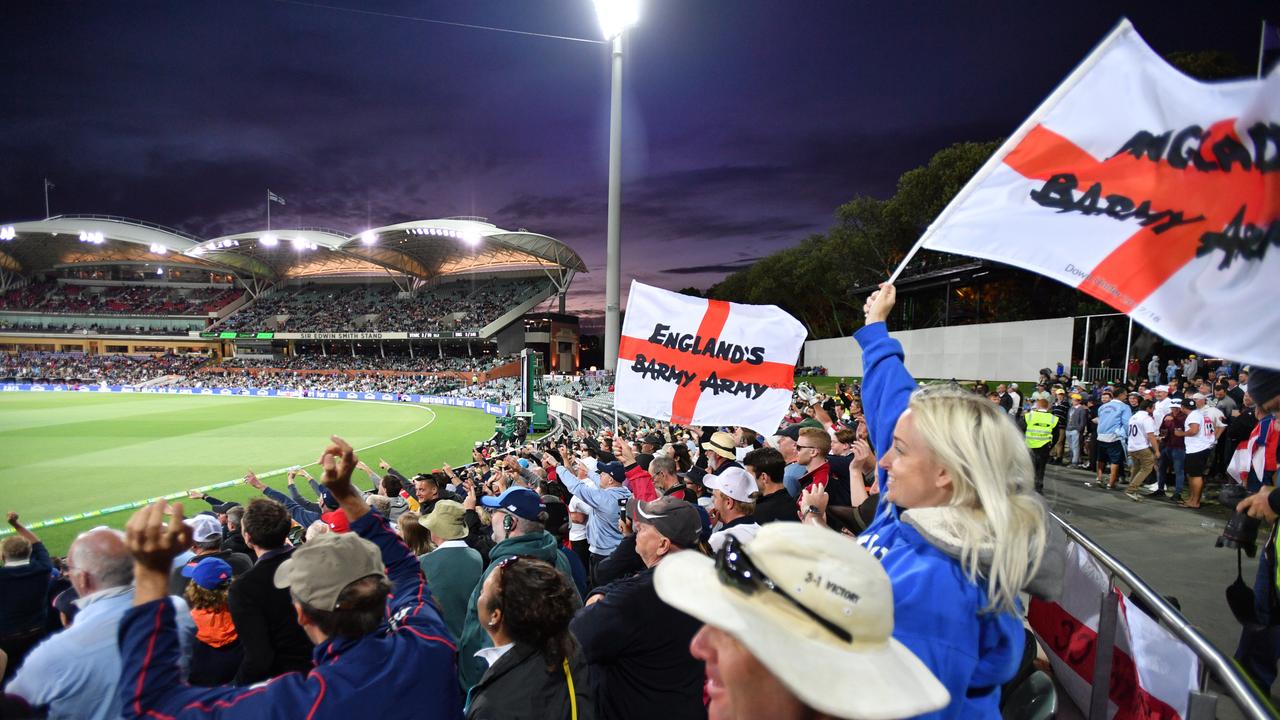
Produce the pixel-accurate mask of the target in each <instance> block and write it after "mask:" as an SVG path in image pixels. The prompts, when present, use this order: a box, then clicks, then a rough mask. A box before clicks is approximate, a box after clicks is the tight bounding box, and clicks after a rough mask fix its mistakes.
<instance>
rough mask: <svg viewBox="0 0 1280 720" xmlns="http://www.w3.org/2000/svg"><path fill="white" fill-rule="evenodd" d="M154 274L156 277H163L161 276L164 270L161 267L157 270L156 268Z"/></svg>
mask: <svg viewBox="0 0 1280 720" xmlns="http://www.w3.org/2000/svg"><path fill="white" fill-rule="evenodd" d="M156 274H157V275H163V274H164V268H162V267H158V268H156Z"/></svg>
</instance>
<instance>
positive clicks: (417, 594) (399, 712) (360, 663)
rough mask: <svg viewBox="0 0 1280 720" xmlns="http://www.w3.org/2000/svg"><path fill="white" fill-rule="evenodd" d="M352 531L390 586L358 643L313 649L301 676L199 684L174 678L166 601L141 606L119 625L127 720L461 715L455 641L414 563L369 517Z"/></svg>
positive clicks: (174, 636) (385, 719) (174, 641)
mask: <svg viewBox="0 0 1280 720" xmlns="http://www.w3.org/2000/svg"><path fill="white" fill-rule="evenodd" d="M351 531H352V532H355V533H357V534H359V535H360V536H361V537H363V538H365V539H366V540H369V541H371V542H373V543H374V544H376V545H377V546H378V548H379V549H380V550H381V551H382V561H383V563H384V564H385V565H386V566H387V577H388V579H389V580H390V581H391V582H392V585H393V590H392V595H391V598H390V600H389V601H388V611H389V615H390V618H389V623H388V625H385V626H383V628H382V629H381V630H379V631H377V632H375V633H373V634H370V635H366V636H364V637H362V638H359V639H358V640H348V639H343V638H332V639H329V640H326V641H325V642H323V643H321V644H320V645H317V646H316V648H315V655H314V658H315V663H316V666H315V668H313V669H312V670H311V672H309V673H307V674H305V675H304V674H302V673H298V672H293V673H288V674H285V675H281V676H280V677H277V678H275V679H273V680H271V681H269V682H266V683H262V684H259V685H254V686H251V687H247V688H244V687H233V686H230V685H228V686H223V687H214V688H203V687H192V686H189V685H187V684H185V683H183V682H182V679H181V677H180V676H179V673H178V631H177V628H176V626H175V625H174V614H173V613H174V609H173V605H172V603H170V601H169V600H168V599H164V600H156V601H154V602H150V603H146V604H145V605H139V606H138V607H135V608H132V609H130V610H129V612H128V613H126V614H125V616H124V618H123V620H121V622H120V654H121V658H122V660H123V663H122V667H123V673H122V677H121V683H120V692H121V694H122V695H123V699H124V715H125V717H128V718H151V719H153V720H166V719H169V718H174V719H177V718H210V717H217V718H222V717H235V718H307V719H308V720H320V719H321V718H335V719H339V720H351V719H352V718H357V717H370V718H377V719H378V720H392V719H393V718H410V717H412V718H415V720H417V719H434V718H449V719H450V720H456V719H458V718H461V717H462V693H461V690H460V689H459V687H458V667H457V662H456V660H455V655H456V645H455V643H454V639H453V636H452V635H451V634H450V633H449V628H448V626H446V625H445V622H444V620H443V619H442V618H441V616H440V612H439V610H437V609H436V604H435V603H434V602H433V601H432V600H431V594H430V591H429V590H428V589H427V583H426V580H425V578H424V577H423V575H422V569H421V566H420V565H419V564H418V559H417V558H416V557H414V555H413V553H412V552H410V551H409V548H407V547H406V546H405V544H404V543H403V542H401V541H400V539H399V538H398V537H397V536H396V534H395V533H394V532H392V530H391V527H390V526H389V525H388V524H387V521H386V520H385V519H384V518H382V517H381V516H380V515H378V514H377V513H373V512H371V513H368V514H366V515H365V516H364V517H362V518H360V519H359V520H357V521H355V522H353V523H351ZM406 668H411V669H412V671H411V672H405V669H406ZM423 698H426V699H427V701H426V702H425V703H424V702H423V700H422V699H423Z"/></svg>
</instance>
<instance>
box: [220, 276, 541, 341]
mask: <svg viewBox="0 0 1280 720" xmlns="http://www.w3.org/2000/svg"><path fill="white" fill-rule="evenodd" d="M546 285H547V283H546V282H545V281H539V280H534V279H518V280H486V281H484V282H483V283H481V284H479V285H476V284H474V283H472V282H471V281H456V282H449V283H444V284H441V285H435V286H432V287H427V288H422V289H419V290H417V291H415V292H414V293H413V295H412V296H410V297H403V295H404V293H402V292H401V291H400V289H399V288H398V287H396V286H394V285H377V286H367V285H360V286H355V285H304V286H302V287H298V288H284V289H281V290H279V291H277V292H275V293H273V294H271V295H269V296H267V297H263V298H260V299H258V301H257V302H255V303H253V304H251V305H249V306H247V307H245V308H243V309H242V310H240V311H238V312H236V313H235V314H233V315H231V316H230V317H228V318H227V319H226V320H224V321H223V322H222V324H221V325H220V326H219V328H220V329H224V330H244V331H252V330H259V331H264V330H274V331H280V332H358V331H361V330H368V331H379V332H412V331H417V332H449V331H461V330H479V329H480V328H483V327H484V326H486V325H488V324H489V323H491V322H493V321H494V320H497V319H498V317H500V316H501V315H502V314H503V313H505V312H506V311H508V310H510V309H511V308H513V307H515V306H516V305H518V304H520V303H521V302H524V301H525V300H527V299H528V298H530V297H532V296H533V295H534V294H535V293H538V292H542V291H544V290H545V289H546Z"/></svg>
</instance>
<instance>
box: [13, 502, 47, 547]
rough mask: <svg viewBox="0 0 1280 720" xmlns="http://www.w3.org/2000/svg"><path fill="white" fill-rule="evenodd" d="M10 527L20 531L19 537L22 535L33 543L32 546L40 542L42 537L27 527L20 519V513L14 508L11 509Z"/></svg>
mask: <svg viewBox="0 0 1280 720" xmlns="http://www.w3.org/2000/svg"><path fill="white" fill-rule="evenodd" d="M9 527H11V528H13V531H14V532H16V533H18V537H21V538H22V539H23V540H26V541H27V542H29V543H31V545H32V547H34V546H36V545H38V544H40V538H38V537H36V534H35V533H33V532H31V531H30V530H28V529H27V527H26V526H25V525H23V524H22V523H21V522H20V521H19V520H18V513H16V512H14V511H12V510H10V511H9Z"/></svg>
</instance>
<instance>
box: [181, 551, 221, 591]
mask: <svg viewBox="0 0 1280 720" xmlns="http://www.w3.org/2000/svg"><path fill="white" fill-rule="evenodd" d="M182 577H189V578H191V582H193V583H195V584H197V585H199V586H200V587H202V588H204V589H205V590H217V589H218V588H219V587H221V586H222V585H223V584H224V583H226V582H229V581H230V580H231V565H229V564H227V561H226V560H223V559H222V558H216V557H207V558H205V559H203V560H201V561H200V562H198V563H187V564H186V565H183V566H182Z"/></svg>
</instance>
